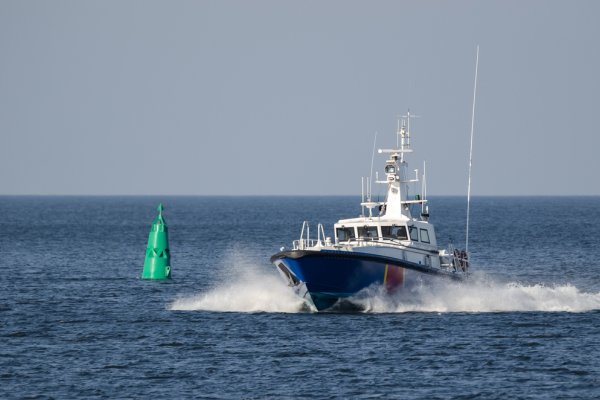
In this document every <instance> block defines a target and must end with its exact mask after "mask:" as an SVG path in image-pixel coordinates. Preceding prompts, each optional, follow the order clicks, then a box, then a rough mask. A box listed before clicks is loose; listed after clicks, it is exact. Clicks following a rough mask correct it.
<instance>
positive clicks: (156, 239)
mask: <svg viewBox="0 0 600 400" xmlns="http://www.w3.org/2000/svg"><path fill="white" fill-rule="evenodd" d="M163 210H164V207H163V205H162V203H161V204H159V205H158V217H156V219H155V220H154V222H153V223H152V229H151V230H150V235H149V236H148V248H147V249H146V261H145V262H144V272H143V273H142V279H155V280H163V279H171V252H170V251H169V235H168V232H169V230H168V228H167V224H166V223H165V219H164V218H163V216H162V212H163Z"/></svg>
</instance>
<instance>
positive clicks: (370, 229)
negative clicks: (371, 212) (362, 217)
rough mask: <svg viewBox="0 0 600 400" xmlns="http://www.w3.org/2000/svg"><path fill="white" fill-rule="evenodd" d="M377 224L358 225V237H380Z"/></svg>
mask: <svg viewBox="0 0 600 400" xmlns="http://www.w3.org/2000/svg"><path fill="white" fill-rule="evenodd" d="M378 236H379V234H378V233H377V227H376V226H368V225H365V226H359V227H358V237H360V238H363V239H372V238H376V237H378Z"/></svg>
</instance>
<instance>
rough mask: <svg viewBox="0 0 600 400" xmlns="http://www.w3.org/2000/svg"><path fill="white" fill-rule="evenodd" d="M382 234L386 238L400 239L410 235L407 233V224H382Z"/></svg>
mask: <svg viewBox="0 0 600 400" xmlns="http://www.w3.org/2000/svg"><path fill="white" fill-rule="evenodd" d="M381 236H383V237H384V238H386V239H398V240H407V239H408V235H407V234H406V226H404V225H401V226H396V225H392V226H382V227H381Z"/></svg>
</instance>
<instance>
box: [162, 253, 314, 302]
mask: <svg viewBox="0 0 600 400" xmlns="http://www.w3.org/2000/svg"><path fill="white" fill-rule="evenodd" d="M227 259H228V262H226V263H225V264H226V265H231V266H233V267H232V268H230V269H227V270H222V271H229V273H227V272H223V273H222V274H221V276H220V282H219V283H218V284H217V285H215V287H213V288H212V289H211V290H209V291H207V292H206V293H200V294H197V295H194V296H190V297H182V298H179V299H177V300H175V301H174V302H173V303H172V304H171V305H170V306H169V309H170V310H177V311H196V310H202V311H220V312H283V313H294V312H299V311H300V310H301V309H302V308H303V305H304V301H303V300H302V299H301V298H299V297H298V296H296V295H295V293H294V292H293V290H292V289H291V288H289V287H288V286H287V285H286V284H285V283H284V281H283V279H282V278H281V277H279V276H278V274H277V273H276V272H275V271H274V268H275V267H272V266H269V265H259V264H258V263H255V262H252V261H249V260H246V259H244V258H242V257H241V256H240V255H239V253H238V252H237V251H233V253H232V255H230V256H229V257H227ZM271 267H272V268H273V269H270V268H271Z"/></svg>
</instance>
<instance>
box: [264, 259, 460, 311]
mask: <svg viewBox="0 0 600 400" xmlns="http://www.w3.org/2000/svg"><path fill="white" fill-rule="evenodd" d="M271 262H273V263H274V264H275V266H277V268H279V270H280V271H281V272H282V274H283V275H284V276H285V277H286V278H287V280H288V283H289V285H290V286H293V287H294V288H295V289H296V292H297V293H298V294H299V295H300V296H303V297H304V298H305V299H306V300H307V301H308V302H310V303H312V305H314V307H315V308H316V309H317V310H319V311H321V310H325V309H328V308H331V307H332V306H334V305H335V304H336V303H337V302H338V301H339V300H341V299H345V298H348V297H350V296H352V295H354V294H356V293H357V292H359V291H360V290H362V289H365V288H367V287H369V286H372V285H384V286H385V287H386V288H387V289H388V290H390V291H395V290H398V289H399V288H402V287H405V286H410V285H411V284H412V283H413V282H415V281H416V280H417V279H416V278H419V277H420V276H422V275H429V276H432V275H439V276H445V277H448V278H451V279H460V278H461V277H460V276H458V275H456V274H453V273H449V272H446V271H441V270H437V269H433V268H429V267H425V266H423V265H420V264H414V263H411V262H407V261H404V260H400V259H396V258H390V257H384V256H377V255H372V254H367V253H357V252H345V251H328V250H323V251H310V250H291V251H282V252H280V253H277V254H275V255H274V256H273V257H271Z"/></svg>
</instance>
